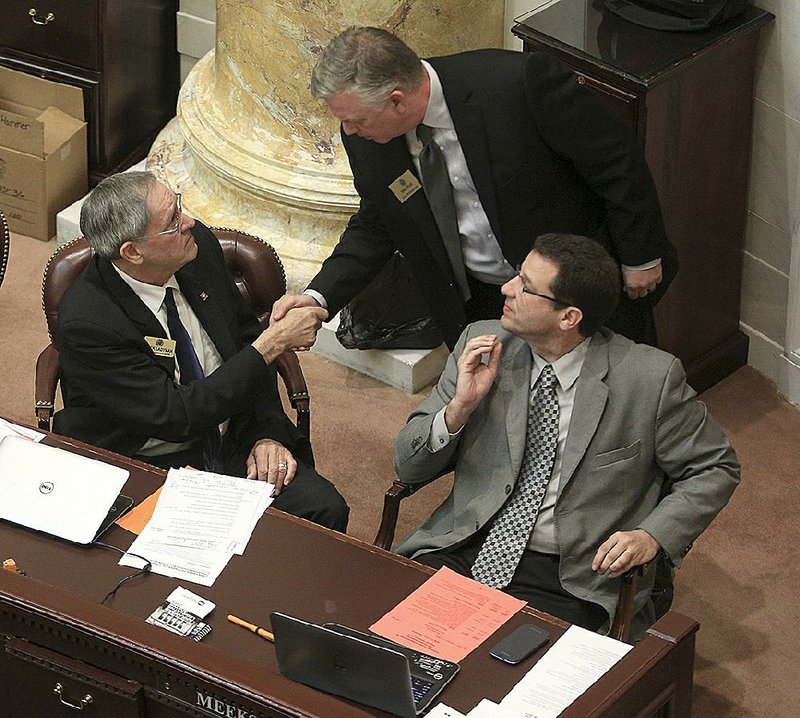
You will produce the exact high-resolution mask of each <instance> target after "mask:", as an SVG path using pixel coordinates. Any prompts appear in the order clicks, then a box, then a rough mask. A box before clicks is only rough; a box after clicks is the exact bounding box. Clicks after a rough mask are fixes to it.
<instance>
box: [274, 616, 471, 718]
mask: <svg viewBox="0 0 800 718" xmlns="http://www.w3.org/2000/svg"><path fill="white" fill-rule="evenodd" d="M270 618H271V620H272V632H273V633H274V634H275V651H276V653H277V656H278V667H279V668H280V671H281V673H283V675H285V676H286V677H287V678H291V679H292V680H294V681H297V682H298V683H305V684H306V685H309V686H312V687H313V688H318V689H320V690H322V691H326V692H327V693H333V694H335V695H337V696H342V697H344V698H349V699H350V700H352V701H356V702H357V703H363V704H365V705H368V706H372V707H374V708H380V709H381V710H384V711H387V712H389V713H394V714H395V715H398V716H402V717H403V718H416V716H418V715H420V714H421V713H423V712H424V711H425V710H427V709H428V708H429V707H430V706H431V704H432V702H433V700H434V699H435V698H436V696H438V695H439V693H441V691H442V689H443V688H444V687H445V686H446V685H447V684H448V683H449V682H450V681H451V680H452V678H453V676H455V675H456V673H458V669H459V666H458V664H457V663H451V662H449V661H445V660H442V659H441V658H436V657H435V656H429V655H427V654H425V653H419V652H417V651H413V650H411V649H408V648H405V647H404V646H400V645H398V644H396V643H393V642H392V641H387V640H386V639H383V638H380V637H378V636H371V635H369V634H366V633H361V632H359V631H355V630H353V629H352V628H347V627H346V626H339V625H336V624H326V625H325V626H319V625H317V624H314V623H307V622H306V621H301V620H300V619H298V618H293V617H292V616H287V615H286V614H283V613H272V614H270Z"/></svg>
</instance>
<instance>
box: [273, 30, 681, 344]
mask: <svg viewBox="0 0 800 718" xmlns="http://www.w3.org/2000/svg"><path fill="white" fill-rule="evenodd" d="M311 89H312V92H313V94H314V95H315V97H317V98H320V99H323V100H324V101H325V102H326V103H327V105H328V107H329V109H330V110H331V112H332V113H333V114H334V115H335V116H336V117H337V118H339V119H340V120H341V122H342V141H343V143H344V147H345V149H346V150H347V154H348V157H349V160H350V166H351V168H352V171H353V177H354V180H355V186H356V189H357V191H358V193H359V195H360V196H361V206H360V208H359V211H358V212H357V213H356V214H355V215H353V217H352V218H351V220H350V223H349V224H348V226H347V229H346V230H345V232H344V234H343V235H342V238H341V240H340V241H339V244H338V245H337V246H336V248H335V249H334V251H333V253H332V254H331V256H330V257H329V258H328V259H327V260H326V261H325V263H324V264H323V266H322V268H321V270H320V272H319V273H318V274H317V276H316V277H315V278H314V279H313V280H312V281H311V283H310V285H309V287H308V289H307V290H306V293H305V294H304V295H300V296H287V297H284V298H283V299H282V300H281V301H280V302H278V303H277V304H276V306H275V309H274V313H273V316H275V317H280V316H282V315H283V313H284V312H285V311H286V310H287V309H288V308H289V307H291V306H302V305H305V306H317V305H318V304H319V305H321V306H324V307H326V308H327V309H328V311H329V313H330V314H331V315H333V314H335V313H336V312H338V311H339V310H340V309H341V308H342V307H343V306H344V305H345V304H346V303H347V302H348V301H349V300H350V299H352V298H353V296H355V295H356V294H357V293H358V292H359V291H360V290H361V289H363V288H364V287H365V286H366V285H367V284H368V283H369V281H370V280H371V279H372V278H373V277H374V276H375V274H376V273H377V272H378V270H380V268H381V267H382V266H383V265H384V264H385V263H386V262H387V260H388V259H389V257H390V256H391V255H392V253H393V252H394V251H395V250H399V251H400V252H401V253H402V254H403V255H404V256H405V258H406V260H407V262H408V265H409V266H410V269H411V272H412V274H413V276H414V277H415V278H416V280H417V281H418V283H419V286H420V289H421V291H422V293H423V294H424V296H425V299H426V300H427V303H428V306H429V308H430V311H431V314H432V315H433V317H434V319H435V320H436V322H437V324H438V325H439V328H440V329H441V330H442V333H443V335H444V338H445V341H446V342H447V344H448V346H450V347H451V348H452V347H453V346H454V344H455V342H456V340H457V339H458V336H459V335H460V334H461V332H462V330H463V329H464V327H465V326H466V324H467V322H469V321H474V320H478V319H489V318H495V317H497V316H498V315H499V313H500V311H501V308H502V303H503V302H502V300H503V298H502V295H501V293H500V287H501V286H502V284H503V283H505V282H506V281H507V280H508V279H510V278H511V277H513V276H514V274H515V271H516V268H518V266H519V265H520V263H521V262H522V261H523V259H524V258H525V256H526V255H527V254H528V252H529V251H530V248H531V237H536V236H538V235H540V234H544V233H546V232H568V233H574V234H582V235H586V236H590V237H592V238H594V239H595V240H596V241H598V242H599V243H600V244H602V245H603V246H604V247H605V248H606V249H608V250H609V252H610V253H611V254H612V256H613V257H614V258H615V259H616V260H617V261H618V262H619V263H620V265H621V271H622V277H623V279H624V287H625V293H624V296H623V301H622V302H620V306H619V308H618V309H617V312H616V314H615V316H614V317H612V318H611V320H610V326H611V327H612V328H613V329H615V330H617V331H619V332H621V333H623V334H625V335H627V336H629V337H630V338H632V339H634V340H637V341H646V342H648V343H655V328H654V325H653V320H652V307H653V305H654V304H655V302H656V301H657V300H658V299H659V298H660V296H661V295H662V294H663V292H664V291H665V290H666V288H667V286H668V284H669V282H670V281H671V279H672V278H673V276H674V274H675V272H676V270H677V260H676V255H675V250H674V248H673V247H672V245H671V244H670V243H669V241H668V240H667V237H666V234H665V231H664V226H663V222H662V218H661V211H660V208H659V203H658V197H657V195H656V190H655V186H654V184H653V180H652V177H651V176H650V172H649V171H648V169H647V165H646V164H645V161H644V157H643V155H642V152H641V150H640V149H639V147H638V146H637V144H636V141H635V139H634V137H633V135H632V134H631V133H630V131H629V130H628V129H627V128H626V127H625V126H624V124H623V123H622V121H621V120H620V118H619V117H618V116H617V115H616V114H615V113H614V112H613V111H612V110H611V109H610V108H609V107H608V106H607V105H606V103H605V102H604V101H602V100H601V99H600V98H599V97H598V96H597V95H596V94H595V93H593V92H592V91H591V90H589V89H587V88H585V87H584V86H582V85H580V84H578V83H577V82H576V79H575V76H574V74H573V73H572V72H571V71H570V70H569V69H568V68H566V67H565V66H563V65H561V64H560V63H558V62H557V61H555V60H554V59H553V58H551V57H550V56H548V55H546V54H543V53H519V52H510V51H504V50H479V51H475V52H466V53H462V54H458V55H452V56H448V57H439V58H432V59H430V60H429V61H422V60H420V59H419V58H418V57H417V55H416V54H415V53H414V52H413V51H412V50H411V49H410V48H408V47H407V46H406V45H405V44H404V43H403V42H402V41H400V40H399V39H398V38H396V37H395V36H393V35H391V34H390V33H388V32H386V31H384V30H380V29H378V28H369V27H363V28H350V29H349V30H346V31H345V32H343V33H341V34H340V35H338V36H337V37H335V38H334V39H333V40H332V41H331V43H330V44H329V45H328V47H327V48H326V49H325V50H324V52H323V53H322V55H321V56H320V59H319V61H318V62H317V65H316V67H315V68H314V73H313V76H312V82H311Z"/></svg>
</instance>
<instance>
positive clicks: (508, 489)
mask: <svg viewBox="0 0 800 718" xmlns="http://www.w3.org/2000/svg"><path fill="white" fill-rule="evenodd" d="M510 493H511V484H506V496H508V495H509V494H510Z"/></svg>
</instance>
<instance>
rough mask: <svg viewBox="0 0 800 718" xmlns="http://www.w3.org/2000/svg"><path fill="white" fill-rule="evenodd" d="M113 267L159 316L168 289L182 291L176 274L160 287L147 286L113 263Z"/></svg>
mask: <svg viewBox="0 0 800 718" xmlns="http://www.w3.org/2000/svg"><path fill="white" fill-rule="evenodd" d="M111 266H112V267H114V269H115V270H117V274H119V276H120V277H122V280H123V281H124V282H125V283H126V284H127V285H128V286H129V287H130V288H131V289H132V290H133V291H134V292H135V293H136V296H137V297H139V299H141V300H142V301H143V302H144V305H145V306H146V307H147V308H148V309H149V310H150V311H151V312H153V314H156V315H157V314H158V312H159V310H160V309H161V305H162V304H163V303H164V296H165V295H166V293H167V287H172V288H173V289H175V290H177V291H180V287H179V286H178V280H177V279H175V275H174V274H173V275H172V276H171V277H170V278H169V279H168V280H167V281H166V282H165V283H164V284H163V285H162V286H160V287H159V286H157V285H155V284H147V283H146V282H140V281H139V280H138V279H134V278H133V277H131V276H130V275H129V274H126V273H125V272H123V271H122V270H121V269H120V268H119V267H118V266H117V265H116V264H114V263H113V262H112V263H111Z"/></svg>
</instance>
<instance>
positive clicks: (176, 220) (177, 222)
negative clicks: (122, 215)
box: [131, 192, 183, 240]
mask: <svg viewBox="0 0 800 718" xmlns="http://www.w3.org/2000/svg"><path fill="white" fill-rule="evenodd" d="M182 213H183V207H182V204H181V193H180V192H177V193H176V194H175V216H174V217H173V218H172V224H171V225H170V226H169V229H165V230H164V231H163V232H154V233H153V234H143V235H142V236H141V237H131V240H137V239H148V238H149V237H167V236H169V235H170V234H175V233H176V232H177V231H178V230H179V229H180V228H181V220H182Z"/></svg>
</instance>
